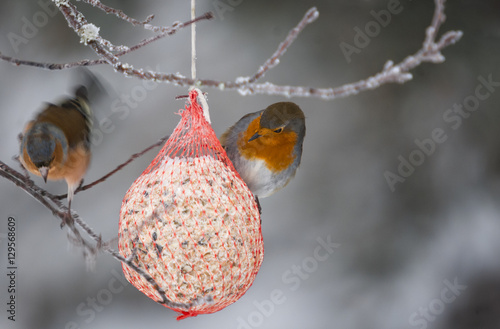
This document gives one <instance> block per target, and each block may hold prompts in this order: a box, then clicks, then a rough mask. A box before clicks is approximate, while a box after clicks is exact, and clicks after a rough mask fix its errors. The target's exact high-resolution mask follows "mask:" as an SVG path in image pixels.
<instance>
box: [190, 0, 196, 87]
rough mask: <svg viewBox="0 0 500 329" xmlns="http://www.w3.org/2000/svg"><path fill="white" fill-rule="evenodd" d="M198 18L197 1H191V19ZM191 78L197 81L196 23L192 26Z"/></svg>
mask: <svg viewBox="0 0 500 329" xmlns="http://www.w3.org/2000/svg"><path fill="white" fill-rule="evenodd" d="M195 18H196V0H191V19H192V20H194V19H195ZM191 78H192V79H193V80H196V22H195V23H193V24H191Z"/></svg>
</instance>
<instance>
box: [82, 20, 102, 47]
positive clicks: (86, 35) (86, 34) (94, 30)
mask: <svg viewBox="0 0 500 329" xmlns="http://www.w3.org/2000/svg"><path fill="white" fill-rule="evenodd" d="M99 30H100V28H98V27H97V26H95V25H94V24H92V23H89V24H85V25H84V26H82V27H81V28H80V29H79V30H78V35H80V43H83V44H84V45H87V44H88V43H89V42H90V41H94V40H96V39H97V38H98V37H99Z"/></svg>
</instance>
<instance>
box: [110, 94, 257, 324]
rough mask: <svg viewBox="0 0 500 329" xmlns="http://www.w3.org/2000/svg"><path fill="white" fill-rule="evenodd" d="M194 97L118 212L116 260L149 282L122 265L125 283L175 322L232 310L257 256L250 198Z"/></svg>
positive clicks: (249, 280)
mask: <svg viewBox="0 0 500 329" xmlns="http://www.w3.org/2000/svg"><path fill="white" fill-rule="evenodd" d="M197 97H203V95H200V96H198V93H197V91H195V90H193V91H191V92H190V94H189V98H190V104H189V105H187V106H186V108H185V109H184V110H181V111H180V112H181V113H180V114H181V116H182V119H181V121H180V122H179V124H178V125H177V127H176V128H175V130H174V132H173V133H172V135H171V136H170V138H169V139H168V141H167V142H166V143H165V145H164V146H163V148H162V149H161V151H160V152H159V153H158V155H157V156H156V158H155V159H154V160H153V162H151V164H150V165H149V167H148V168H147V169H146V170H145V171H144V172H143V173H142V174H141V176H139V178H137V179H136V181H135V182H134V183H133V184H132V186H131V187H130V188H129V190H128V191H127V193H126V195H125V197H124V199H123V203H122V207H121V210H120V224H119V250H120V253H121V254H122V255H123V256H124V257H126V258H127V257H130V256H131V255H132V259H133V263H134V264H135V265H136V266H137V267H139V268H140V269H141V270H143V271H144V272H145V273H147V274H148V275H149V276H150V277H151V278H152V279H153V280H154V283H153V284H152V282H151V281H148V280H146V279H144V277H143V276H141V275H139V274H138V273H137V272H136V271H134V270H133V269H131V268H130V267H128V266H127V265H125V264H124V265H123V272H124V273H125V277H126V278H127V280H128V281H129V282H130V283H132V284H133V285H134V286H135V287H136V288H137V289H139V290H140V291H142V292H143V293H144V294H146V295H147V296H148V297H150V298H152V299H153V300H155V301H157V302H160V303H163V304H164V305H165V306H167V307H169V308H171V309H173V310H175V311H178V312H181V313H182V314H181V315H180V316H179V317H178V318H177V319H178V320H180V319H183V318H185V317H189V316H196V315H198V314H205V313H213V312H216V311H219V310H221V309H222V308H224V307H226V306H228V305H229V304H232V303H234V302H235V301H236V300H238V299H239V298H240V297H241V296H242V295H243V294H244V293H245V292H246V291H247V289H248V288H249V287H250V286H251V285H252V283H253V281H254V279H255V276H256V275H257V272H258V271H259V268H260V265H261V263H262V259H263V256H264V244H263V240H262V232H261V227H260V214H259V210H258V207H257V204H256V202H255V200H254V196H253V194H252V193H251V192H250V190H249V189H248V187H247V186H246V184H245V183H244V182H243V180H242V179H241V178H240V176H239V175H238V173H237V172H236V171H235V169H234V167H233V165H232V163H231V161H230V160H229V158H228V157H227V155H226V152H225V151H224V149H223V148H222V146H221V145H220V143H219V141H218V139H217V137H216V135H215V132H214V131H213V129H212V127H211V126H210V124H209V123H208V122H207V121H206V120H205V117H204V116H203V109H202V107H201V106H200V105H199V104H198V102H197ZM160 291H163V292H164V294H165V296H166V298H167V299H168V302H167V303H165V299H164V298H163V299H162V296H161V293H160ZM162 300H163V302H162Z"/></svg>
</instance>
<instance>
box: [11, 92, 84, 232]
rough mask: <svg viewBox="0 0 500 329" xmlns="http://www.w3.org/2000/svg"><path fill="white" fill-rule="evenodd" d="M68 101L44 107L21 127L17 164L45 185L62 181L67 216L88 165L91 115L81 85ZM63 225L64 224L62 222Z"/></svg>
mask: <svg viewBox="0 0 500 329" xmlns="http://www.w3.org/2000/svg"><path fill="white" fill-rule="evenodd" d="M74 94H75V96H74V98H71V99H64V100H63V101H62V102H60V103H58V104H57V105H56V104H50V103H48V104H46V106H45V107H44V108H43V109H42V110H41V111H40V112H39V113H38V114H37V115H36V117H35V119H34V120H32V121H30V122H28V123H27V124H26V127H25V128H24V132H23V134H22V139H21V145H20V157H19V158H20V161H21V163H22V164H23V166H24V167H25V168H26V169H27V170H28V171H30V172H31V173H33V174H35V175H38V176H41V177H42V178H43V180H44V181H45V182H47V179H49V180H60V179H65V180H66V183H67V184H68V213H69V216H70V217H71V213H70V211H71V210H70V209H71V200H72V199H73V194H74V192H75V190H76V188H77V187H78V186H79V184H80V182H81V181H82V179H83V176H84V175H85V172H86V171H87V168H88V166H89V163H90V157H91V153H90V132H91V130H92V113H91V110H90V107H89V102H88V92H87V88H86V87H85V86H79V87H77V88H76V90H75V92H74ZM63 225H64V223H63Z"/></svg>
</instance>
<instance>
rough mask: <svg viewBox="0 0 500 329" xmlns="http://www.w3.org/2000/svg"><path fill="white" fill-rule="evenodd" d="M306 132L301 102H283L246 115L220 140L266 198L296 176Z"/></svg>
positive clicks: (251, 186) (251, 185) (256, 191)
mask: <svg viewBox="0 0 500 329" xmlns="http://www.w3.org/2000/svg"><path fill="white" fill-rule="evenodd" d="M305 133H306V125H305V117H304V113H303V112H302V110H301V109H300V108H299V107H298V106H297V104H295V103H291V102H279V103H274V104H271V105H269V106H268V107H267V108H266V109H265V110H261V111H258V112H254V113H249V114H247V115H245V116H244V117H243V118H241V119H240V120H239V121H238V122H236V123H235V124H234V125H233V126H232V127H231V128H229V129H228V130H227V131H226V132H225V133H224V134H223V135H222V136H221V138H220V141H221V144H222V146H223V147H224V149H225V150H226V153H227V155H228V157H229V159H230V160H231V161H232V162H233V165H234V167H235V169H236V171H238V173H239V174H240V176H241V178H242V179H243V180H244V181H245V183H246V184H247V185H248V188H249V189H250V191H252V193H253V194H254V195H255V196H256V197H261V198H264V197H267V196H269V195H271V194H273V193H275V192H276V191H278V190H280V189H282V188H283V187H285V185H287V184H288V183H289V182H290V180H291V179H292V178H293V177H294V176H295V172H296V171H297V168H298V167H299V165H300V159H301V156H302V143H303V141H304V136H305Z"/></svg>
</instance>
